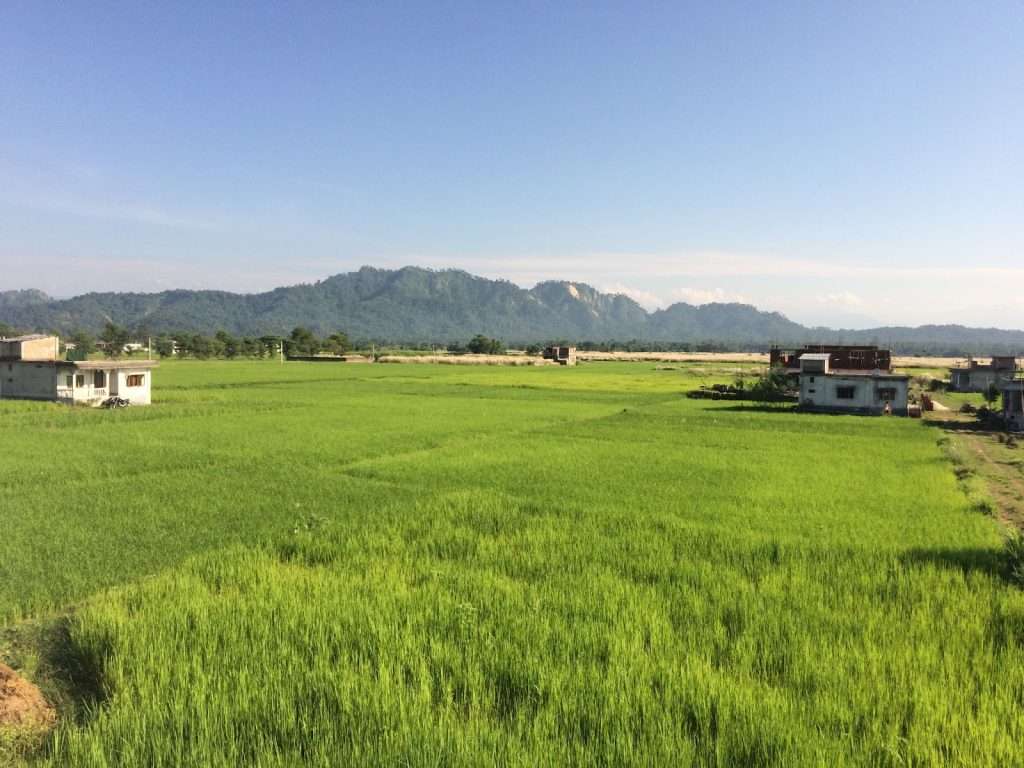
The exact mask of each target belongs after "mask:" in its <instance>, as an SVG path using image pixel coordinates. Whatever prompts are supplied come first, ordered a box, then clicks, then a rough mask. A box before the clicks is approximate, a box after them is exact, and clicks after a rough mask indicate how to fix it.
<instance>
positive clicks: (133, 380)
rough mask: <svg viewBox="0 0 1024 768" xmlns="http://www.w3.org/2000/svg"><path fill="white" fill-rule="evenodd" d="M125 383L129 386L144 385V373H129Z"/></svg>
mask: <svg viewBox="0 0 1024 768" xmlns="http://www.w3.org/2000/svg"><path fill="white" fill-rule="evenodd" d="M125 383H126V384H127V385H128V386H129V387H141V386H142V374H141V373H132V374H129V375H128V378H127V379H126V381H125Z"/></svg>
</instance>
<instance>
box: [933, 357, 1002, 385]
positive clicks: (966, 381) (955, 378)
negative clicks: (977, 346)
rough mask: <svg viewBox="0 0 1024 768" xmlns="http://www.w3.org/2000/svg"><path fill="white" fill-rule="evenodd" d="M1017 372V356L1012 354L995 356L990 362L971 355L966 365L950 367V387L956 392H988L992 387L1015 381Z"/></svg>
mask: <svg viewBox="0 0 1024 768" xmlns="http://www.w3.org/2000/svg"><path fill="white" fill-rule="evenodd" d="M1016 373H1017V358H1016V357H1013V356H1012V355H1004V356H997V357H993V358H992V359H991V361H990V362H988V363H981V362H979V361H977V360H975V359H974V358H973V357H969V358H967V363H966V364H965V365H958V366H954V367H953V368H950V369H949V388H950V389H951V390H953V391H954V392H987V391H988V390H989V388H990V387H993V386H994V387H996V389H999V388H1000V387H1001V386H1002V385H1003V384H1004V383H1006V382H1008V381H1013V378H1014V376H1015V375H1016Z"/></svg>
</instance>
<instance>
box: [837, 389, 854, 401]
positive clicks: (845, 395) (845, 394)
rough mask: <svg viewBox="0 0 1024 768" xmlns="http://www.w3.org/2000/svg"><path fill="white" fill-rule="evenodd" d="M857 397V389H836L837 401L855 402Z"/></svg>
mask: <svg viewBox="0 0 1024 768" xmlns="http://www.w3.org/2000/svg"><path fill="white" fill-rule="evenodd" d="M856 396H857V388H856V387H836V399H837V400H853V399H854V398H855V397H856Z"/></svg>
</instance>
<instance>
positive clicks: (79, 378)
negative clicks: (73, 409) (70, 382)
mask: <svg viewBox="0 0 1024 768" xmlns="http://www.w3.org/2000/svg"><path fill="white" fill-rule="evenodd" d="M75 386H76V387H84V386H85V374H84V373H79V374H76V375H75Z"/></svg>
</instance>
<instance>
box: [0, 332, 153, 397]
mask: <svg viewBox="0 0 1024 768" xmlns="http://www.w3.org/2000/svg"><path fill="white" fill-rule="evenodd" d="M156 365H157V364H156V363H155V362H152V361H148V360H134V361H123V362H122V361H115V360H88V361H86V360H81V361H73V360H61V359H60V339H58V338H57V337H56V336H42V335H35V336H19V337H17V338H13V339H0V398H15V399H21V400H53V401H55V402H60V403H69V404H81V405H100V404H101V403H102V402H103V401H104V400H106V399H108V398H110V397H120V398H123V399H126V400H128V402H129V403H131V404H132V405H149V404H150V400H151V396H150V392H151V386H152V369H153V368H155V367H156Z"/></svg>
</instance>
